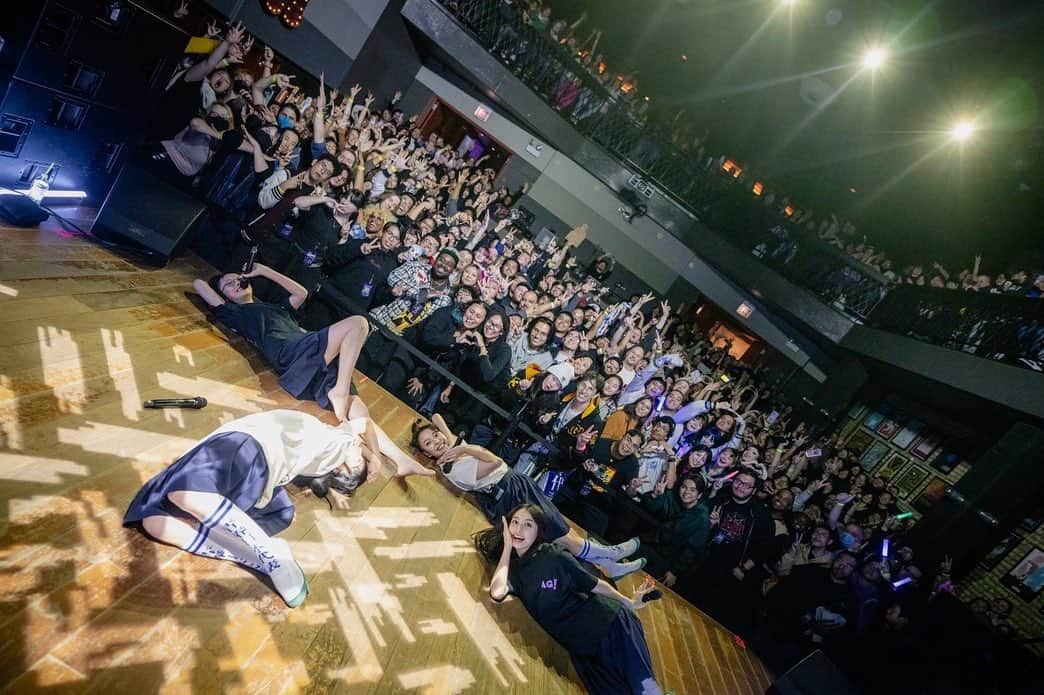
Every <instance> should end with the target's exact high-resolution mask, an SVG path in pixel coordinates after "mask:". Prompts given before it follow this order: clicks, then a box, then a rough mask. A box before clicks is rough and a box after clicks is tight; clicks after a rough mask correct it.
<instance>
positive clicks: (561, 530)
mask: <svg viewBox="0 0 1044 695" xmlns="http://www.w3.org/2000/svg"><path fill="white" fill-rule="evenodd" d="M454 439H455V438H454V437H453V434H452V433H451V432H450V430H449V427H448V426H447V425H446V421H445V420H443V419H442V416H440V415H438V414H436V415H435V416H434V417H433V418H432V424H424V423H423V421H418V422H417V423H415V424H414V428H413V446H414V447H416V448H417V449H418V450H419V451H421V452H423V453H424V454H427V456H428V457H430V458H431V459H432V460H433V461H434V462H435V469H436V470H437V471H440V472H441V473H442V474H443V475H444V476H445V478H446V480H448V481H449V482H450V483H452V484H453V486H454V487H456V488H457V489H459V490H463V491H464V492H472V493H475V501H476V502H477V503H478V507H479V509H481V510H482V512H483V513H484V514H485V515H486V518H487V519H489V520H490V522H491V523H496V522H497V520H498V519H501V518H503V517H504V515H505V514H507V513H508V512H509V511H510V510H511V509H514V508H515V507H517V506H518V505H520V504H530V505H534V506H537V507H539V508H540V509H541V510H543V513H544V516H545V518H546V519H547V533H548V539H549V540H551V541H553V542H554V543H556V544H558V545H560V546H562V547H563V548H565V549H566V550H568V551H569V552H570V553H572V554H573V555H575V556H576V557H578V558H580V559H581V560H586V561H587V562H590V563H591V564H593V565H597V566H598V567H599V568H601V569H602V571H604V572H605V574H606V576H608V577H610V578H612V579H619V578H620V577H623V576H626V575H628V574H630V573H631V572H634V571H636V570H639V569H641V568H642V567H644V566H645V560H644V559H639V560H633V561H630V562H622V560H623V559H624V558H626V557H628V556H630V555H632V554H634V553H635V552H636V551H637V550H638V544H639V541H638V539H637V538H632V539H631V540H629V541H626V542H624V543H620V544H618V545H603V544H602V543H599V542H598V541H595V540H593V539H591V538H584V537H582V536H581V535H580V534H579V533H577V532H576V531H574V530H573V529H572V528H570V526H569V524H568V523H566V520H565V518H564V517H563V516H562V513H561V512H559V511H558V509H557V508H556V507H555V505H554V504H553V503H552V502H551V500H549V499H548V498H547V497H546V496H545V495H544V493H543V491H541V490H540V487H539V486H538V485H537V484H536V482H535V481H534V480H533V479H532V478H530V477H529V476H527V475H523V474H522V473H519V472H517V471H515V470H514V469H512V468H511V467H510V466H508V465H507V464H506V463H505V462H504V460H503V459H502V458H500V457H499V456H497V455H496V454H494V453H493V452H491V451H489V450H488V449H485V448H483V447H481V446H476V445H473V444H468V443H467V442H465V441H464V440H463V439H460V440H459V441H458V442H457V444H456V445H455V446H450V444H451V442H453V441H454Z"/></svg>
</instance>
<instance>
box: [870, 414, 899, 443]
mask: <svg viewBox="0 0 1044 695" xmlns="http://www.w3.org/2000/svg"><path fill="white" fill-rule="evenodd" d="M874 431H875V432H877V434H878V435H880V436H881V437H882V438H883V439H891V438H892V437H894V436H895V433H896V432H898V431H899V423H898V422H896V421H895V420H893V419H892V418H890V417H886V418H885V419H884V420H881V424H879V425H878V426H877V429H875V430H874Z"/></svg>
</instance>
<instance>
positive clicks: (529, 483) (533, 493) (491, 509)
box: [475, 468, 569, 542]
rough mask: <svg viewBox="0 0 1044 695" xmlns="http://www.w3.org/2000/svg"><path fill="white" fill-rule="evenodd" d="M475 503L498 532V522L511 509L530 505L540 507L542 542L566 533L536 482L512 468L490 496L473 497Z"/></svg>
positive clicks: (567, 527)
mask: <svg viewBox="0 0 1044 695" xmlns="http://www.w3.org/2000/svg"><path fill="white" fill-rule="evenodd" d="M475 501H476V502H477V503H478V506H479V508H480V509H481V510H482V513H483V514H485V515H486V518H487V519H489V521H490V523H492V524H493V525H495V526H497V527H498V528H499V527H500V519H501V518H502V517H505V516H507V515H508V514H510V513H511V510H512V509H514V508H515V507H517V506H519V505H520V504H532V505H536V506H537V507H540V509H541V510H542V511H543V512H544V516H545V517H546V518H547V531H546V532H547V536H548V537H547V538H546V539H544V540H547V541H549V542H550V541H553V540H555V539H556V538H561V537H562V536H564V535H566V534H567V533H568V532H569V524H567V523H566V520H565V517H563V516H562V512H560V511H558V507H556V506H555V505H554V504H553V503H552V502H551V500H549V499H548V498H547V497H546V496H545V495H544V493H543V491H541V489H540V486H539V485H537V484H536V481H535V480H533V479H532V478H530V477H529V476H528V475H525V474H524V473H519V472H518V471H516V470H515V469H513V468H508V471H507V473H505V474H504V477H503V478H501V479H500V482H498V483H497V484H496V485H494V486H493V489H492V490H491V491H490V492H477V493H475Z"/></svg>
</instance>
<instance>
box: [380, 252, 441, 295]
mask: <svg viewBox="0 0 1044 695" xmlns="http://www.w3.org/2000/svg"><path fill="white" fill-rule="evenodd" d="M399 285H401V286H403V287H404V288H406V291H405V292H403V293H402V297H403V298H413V297H416V296H417V295H418V293H420V291H421V290H424V289H427V288H429V287H431V263H430V262H429V261H428V259H427V258H419V259H417V260H415V261H406V262H405V263H403V264H402V265H400V266H399V267H398V268H396V269H395V270H393V271H391V272H390V273H388V287H392V288H394V287H396V286H399ZM393 304H394V302H393Z"/></svg>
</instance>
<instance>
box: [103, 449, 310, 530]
mask: <svg viewBox="0 0 1044 695" xmlns="http://www.w3.org/2000/svg"><path fill="white" fill-rule="evenodd" d="M267 481H268V463H267V462H266V460H265V452H264V451H263V450H262V449H261V445H260V444H258V443H257V440H256V439H254V438H253V437H251V436H250V435H249V434H245V433H243V432H224V433H222V434H218V435H215V436H213V437H209V438H207V439H205V440H203V441H202V442H200V443H199V444H197V445H196V447H195V448H194V449H192V450H191V451H189V452H188V453H186V454H185V455H183V456H182V457H181V458H179V459H178V460H177V461H175V462H174V463H172V464H170V465H169V466H167V468H166V469H165V470H163V471H162V472H160V473H159V474H157V475H156V476H155V477H153V478H152V479H151V480H149V481H148V482H147V483H145V486H144V487H142V488H141V490H139V491H138V494H137V495H136V496H135V498H134V501H133V502H131V503H130V507H128V508H127V513H126V514H125V515H124V517H123V525H124V526H137V525H140V523H141V521H142V519H145V518H146V517H149V516H176V517H181V518H183V519H187V520H189V521H195V517H193V516H192V515H191V514H189V513H188V512H186V511H185V510H183V509H181V508H180V507H178V506H177V505H175V504H174V503H173V502H171V501H170V500H168V499H167V494H168V493H171V492H179V491H185V490H189V491H193V492H213V493H216V494H218V495H221V496H222V497H226V498H228V499H229V500H230V501H231V502H232V503H233V504H234V505H236V506H237V507H239V508H240V509H242V510H243V511H244V512H246V513H247V514H248V515H249V516H250V517H251V518H252V519H253V520H254V521H256V522H257V525H258V526H260V527H261V528H262V529H264V531H265V533H267V534H268V535H270V536H271V535H275V534H277V533H279V532H280V531H282V530H283V529H285V528H287V527H288V526H290V522H291V521H293V519H294V503H293V502H292V501H291V500H290V496H289V495H288V494H287V493H286V490H285V489H283V488H281V487H277V488H276V490H275V493H274V494H273V495H272V499H271V500H270V501H269V503H268V504H267V505H265V506H264V507H263V508H261V509H257V508H255V507H254V505H255V504H257V502H258V500H260V499H261V495H262V494H263V493H264V491H265V483H266V482H267Z"/></svg>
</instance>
